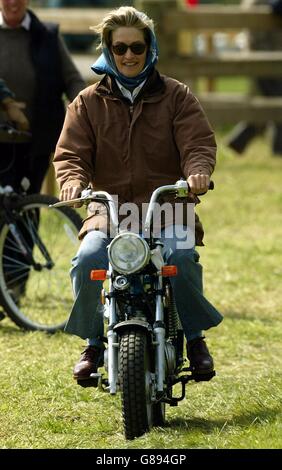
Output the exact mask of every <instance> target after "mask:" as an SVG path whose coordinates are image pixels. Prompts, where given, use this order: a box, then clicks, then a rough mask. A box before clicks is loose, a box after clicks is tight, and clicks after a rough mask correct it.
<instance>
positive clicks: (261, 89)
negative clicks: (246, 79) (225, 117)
mask: <svg viewBox="0 0 282 470" xmlns="http://www.w3.org/2000/svg"><path fill="white" fill-rule="evenodd" d="M241 5H242V6H244V7H250V6H254V5H270V6H271V7H272V11H273V13H274V14H282V2H281V0H270V1H269V0H242V2H241ZM249 45H250V49H251V50H253V51H281V49H282V31H280V30H275V31H271V32H269V31H267V32H261V31H257V32H255V33H249ZM253 91H254V92H258V93H260V94H261V95H263V96H282V77H281V78H272V77H263V78H257V79H255V80H254V82H253ZM267 128H270V131H271V146H272V153H273V154H274V155H277V156H282V123H275V122H270V123H266V124H265V125H259V124H255V123H252V122H245V121H243V122H240V123H238V124H237V125H236V126H235V128H234V129H233V130H232V131H231V133H230V134H229V135H228V136H227V138H226V141H225V143H226V145H227V146H228V147H230V148H231V149H232V150H234V151H235V152H236V153H238V154H242V153H243V152H244V151H245V149H246V148H247V146H248V145H249V144H250V143H251V141H252V140H253V139H254V138H255V137H257V136H258V135H261V134H263V133H264V132H265V130H266V129H267Z"/></svg>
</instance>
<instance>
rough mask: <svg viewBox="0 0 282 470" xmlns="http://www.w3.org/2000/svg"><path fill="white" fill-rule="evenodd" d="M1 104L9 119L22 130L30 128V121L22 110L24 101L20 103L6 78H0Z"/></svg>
mask: <svg viewBox="0 0 282 470" xmlns="http://www.w3.org/2000/svg"><path fill="white" fill-rule="evenodd" d="M0 105H1V107H2V110H3V111H4V112H5V113H6V115H7V119H8V121H10V122H12V123H14V124H15V125H16V127H17V128H18V129H19V130H21V131H28V130H29V122H28V120H27V118H26V116H25V114H24V112H23V111H22V110H23V109H24V108H25V104H24V103H19V102H18V101H16V100H15V99H14V94H13V93H12V92H11V90H9V88H8V87H7V85H6V84H5V82H4V80H2V79H1V78H0Z"/></svg>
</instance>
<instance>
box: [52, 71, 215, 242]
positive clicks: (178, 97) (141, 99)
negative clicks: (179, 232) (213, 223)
mask: <svg viewBox="0 0 282 470" xmlns="http://www.w3.org/2000/svg"><path fill="white" fill-rule="evenodd" d="M215 156H216V143H215V138H214V133H213V131H212V129H211V127H210V125H209V123H208V121H207V118H206V116H205V114H204V112H203V110H202V108H201V106H200V104H199V102H198V100H197V99H196V98H195V97H194V96H193V94H192V93H191V91H190V90H189V88H188V87H187V86H186V85H184V84H182V83H180V82H178V81H177V80H174V79H172V78H169V77H166V76H160V75H159V73H158V72H157V71H154V72H153V74H152V75H151V77H150V78H149V79H148V81H147V83H146V84H145V86H144V87H143V89H142V90H141V92H140V94H139V95H138V96H137V98H136V100H135V101H134V104H133V105H132V104H131V103H130V102H129V101H128V100H127V99H125V98H124V97H123V96H122V94H121V93H120V91H119V89H118V87H117V85H116V83H115V82H114V81H112V80H111V78H110V77H108V76H105V77H104V78H103V79H102V80H101V81H100V82H99V83H96V84H94V85H91V86H90V87H88V88H86V89H84V90H83V91H82V92H81V93H80V94H79V96H78V97H77V98H76V99H75V100H74V101H73V102H72V103H71V104H70V105H69V106H68V110H67V114H66V118H65V123H64V127H63V130H62V133H61V136H60V138H59V141H58V143H57V147H56V151H55V156H54V166H55V171H56V176H57V180H58V183H59V185H60V188H62V187H66V186H67V185H79V186H81V188H82V189H84V188H86V187H87V186H88V185H89V184H91V186H92V187H93V188H94V189H95V190H104V191H107V192H109V193H110V194H114V195H118V196H119V202H121V203H123V202H134V203H136V204H138V205H139V204H141V203H144V202H148V201H149V199H150V196H151V193H152V191H153V190H154V189H156V188H157V187H159V186H162V185H166V184H174V183H175V182H176V181H177V180H178V179H179V178H180V177H184V178H185V179H187V177H188V176H189V175H191V174H196V173H207V174H209V175H211V173H212V172H213V169H214V165H215ZM189 202H196V201H195V199H193V200H191V199H190V200H189ZM93 205H94V210H93ZM100 209H101V207H99V204H97V203H92V207H91V214H90V215H89V217H87V219H86V220H85V221H84V225H83V229H82V231H81V234H80V236H81V237H82V236H83V234H85V232H86V231H88V230H91V229H95V228H97V226H98V225H99V224H100V220H99V217H101V215H99V211H100ZM202 238H203V233H202V229H201V225H200V224H199V223H198V224H197V223H196V243H197V244H198V245H202V244H203V243H202Z"/></svg>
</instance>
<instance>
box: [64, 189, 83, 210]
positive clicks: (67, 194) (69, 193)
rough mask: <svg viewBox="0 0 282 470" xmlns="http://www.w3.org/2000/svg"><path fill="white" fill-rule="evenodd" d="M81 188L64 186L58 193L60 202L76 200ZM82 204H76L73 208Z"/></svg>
mask: <svg viewBox="0 0 282 470" xmlns="http://www.w3.org/2000/svg"><path fill="white" fill-rule="evenodd" d="M81 191H82V188H81V186H66V187H65V188H63V189H62V190H61V192H60V200H61V201H70V200H71V199H77V198H78V197H80V195H81ZM81 206H82V202H76V203H74V204H73V207H81Z"/></svg>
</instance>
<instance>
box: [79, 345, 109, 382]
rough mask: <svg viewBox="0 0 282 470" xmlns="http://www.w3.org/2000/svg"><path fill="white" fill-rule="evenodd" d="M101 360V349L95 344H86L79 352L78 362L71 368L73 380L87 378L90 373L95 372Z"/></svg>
mask: <svg viewBox="0 0 282 470" xmlns="http://www.w3.org/2000/svg"><path fill="white" fill-rule="evenodd" d="M102 361H103V349H101V348H97V347H96V346H87V347H86V348H85V349H84V351H83V352H82V354H81V357H80V359H79V361H78V363H77V364H76V365H75V366H74V369H73V378H74V379H75V380H87V379H89V377H90V374H93V373H95V372H97V369H98V367H99V366H101V365H102V363H103V362H102Z"/></svg>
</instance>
